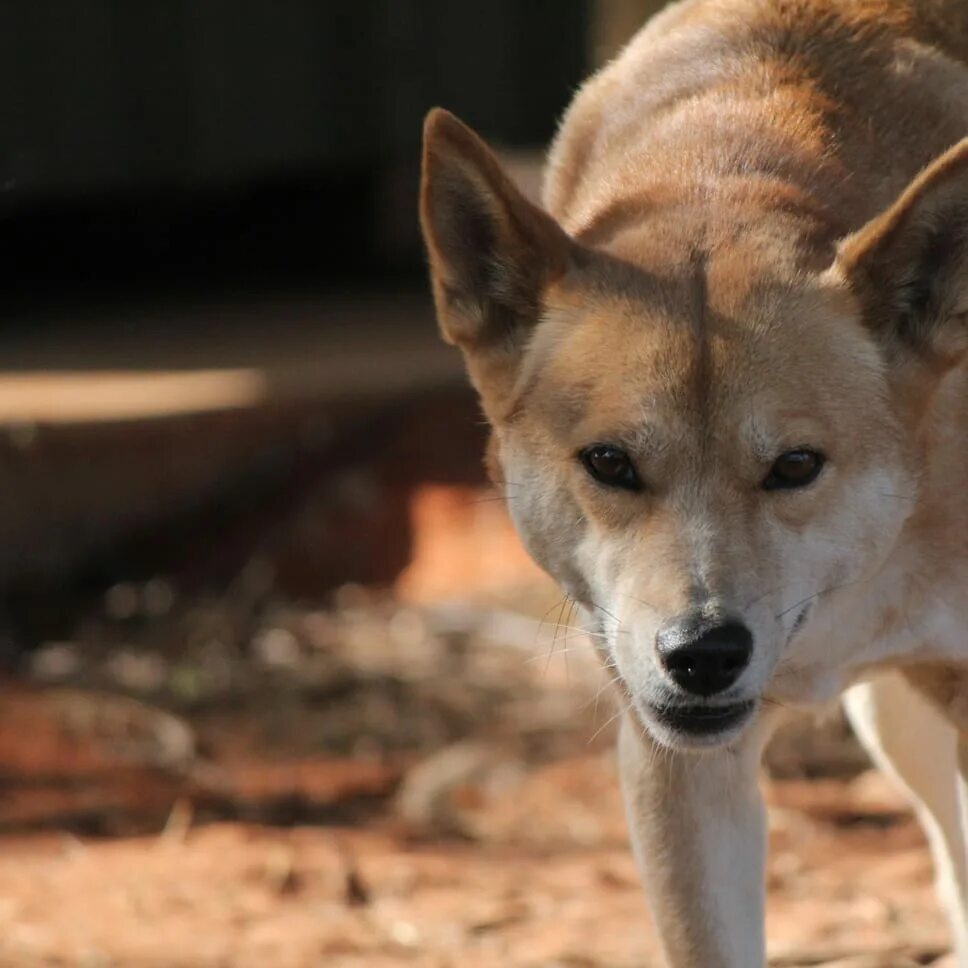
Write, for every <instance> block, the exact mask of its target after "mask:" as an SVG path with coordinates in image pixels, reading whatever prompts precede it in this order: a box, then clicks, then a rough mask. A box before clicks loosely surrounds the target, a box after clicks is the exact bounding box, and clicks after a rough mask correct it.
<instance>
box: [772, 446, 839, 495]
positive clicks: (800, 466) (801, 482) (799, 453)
mask: <svg viewBox="0 0 968 968" xmlns="http://www.w3.org/2000/svg"><path fill="white" fill-rule="evenodd" d="M824 461H825V458H824V456H823V454H818V453H817V452H816V451H815V450H788V451H787V452H786V453H785V454H780V456H779V457H777V459H776V460H775V461H774V462H773V466H772V467H771V468H770V473H769V474H767V475H766V478H765V480H764V481H763V487H764V489H765V490H767V491H780V490H784V489H789V488H794V487H806V486H807V485H808V484H811V483H812V482H813V481H815V480H816V479H817V475H818V474H819V473H820V471H821V470H822V468H823V465H824Z"/></svg>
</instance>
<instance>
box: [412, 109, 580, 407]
mask: <svg viewBox="0 0 968 968" xmlns="http://www.w3.org/2000/svg"><path fill="white" fill-rule="evenodd" d="M420 223H421V227H422V228H423V236H424V242H425V243H426V246H427V253H428V256H429V259H430V271H431V277H432V284H433V292H434V302H435V304H436V307H437V318H438V321H439V323H440V328H441V330H442V332H443V335H444V338H445V339H446V340H447V341H448V342H451V343H456V344H457V345H458V346H460V348H461V349H462V350H463V351H464V354H465V356H466V357H467V360H468V363H469V365H470V370H471V376H472V378H473V379H474V382H475V383H477V384H478V389H479V390H481V392H482V394H483V395H485V396H486V395H487V391H488V390H489V389H490V388H489V387H487V386H482V385H480V384H481V383H482V382H484V383H487V382H488V378H487V376H486V375H485V374H484V373H482V370H489V371H492V372H493V371H495V369H496V368H497V364H498V363H499V362H500V361H503V366H504V367H505V369H507V368H508V366H509V365H510V364H512V363H513V357H514V355H516V354H517V352H519V351H520V349H521V347H522V346H523V345H524V342H525V340H526V339H527V335H528V333H529V332H530V330H531V328H532V327H533V326H534V325H535V324H536V323H537V321H538V318H539V316H540V312H541V302H542V295H543V292H544V291H545V289H546V288H547V286H548V285H549V283H551V282H552V281H554V279H556V278H557V277H559V276H560V275H562V274H563V273H564V272H565V271H566V269H567V265H568V261H569V252H570V249H571V241H570V239H569V238H568V236H567V235H566V234H565V232H564V230H563V229H562V228H561V227H560V226H559V225H558V223H557V222H555V220H554V219H553V218H551V216H550V215H548V214H547V213H546V212H544V211H542V210H541V209H540V208H538V207H537V206H536V205H533V204H532V203H531V202H529V201H528V200H527V199H526V198H525V197H524V196H523V195H522V194H521V193H520V192H519V191H518V189H517V188H515V186H514V185H513V183H512V182H511V180H510V179H509V178H508V176H507V175H506V174H505V173H504V172H503V171H502V169H501V167H500V164H499V163H498V161H497V159H496V158H495V156H494V154H493V152H492V151H491V150H490V149H489V148H488V147H487V145H485V144H484V142H483V141H482V140H481V139H480V138H479V137H478V136H477V135H476V134H474V132H473V131H471V130H470V128H468V127H467V126H466V125H464V124H462V123H461V122H460V121H458V120H457V118H455V117H454V116H453V115H452V114H450V113H448V112H447V111H444V110H442V109H440V108H435V109H434V110H433V111H431V112H430V113H429V114H428V115H427V120H426V122H425V124H424V146H423V172H422V181H421V188H420ZM494 375H495V376H497V374H494Z"/></svg>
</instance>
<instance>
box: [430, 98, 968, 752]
mask: <svg viewBox="0 0 968 968" xmlns="http://www.w3.org/2000/svg"><path fill="white" fill-rule="evenodd" d="M421 218H422V224H423V231H424V236H425V240H426V244H427V249H428V252H429V257H430V264H431V270H432V280H433V290H434V297H435V301H436V306H437V312H438V317H439V321H440V325H441V328H442V331H443V334H444V337H445V338H446V339H447V340H449V341H450V342H453V343H456V344H457V345H458V346H459V347H460V348H461V350H462V351H463V353H464V356H465V358H466V362H467V366H468V370H469V373H470V376H471V379H472V381H473V383H474V385H475V387H476V388H477V390H478V392H479V393H480V396H481V401H482V404H483V407H484V410H485V413H486V415H487V417H488V419H489V420H490V422H491V424H492V426H493V430H494V448H493V449H494V456H495V458H496V460H497V462H498V464H499V466H500V468H501V470H500V477H501V480H502V481H503V482H506V483H505V493H506V496H507V499H508V506H509V508H510V511H511V514H512V516H513V518H514V521H515V523H516V525H517V527H518V529H519V531H520V533H521V536H522V538H523V540H524V542H525V544H526V545H527V547H528V549H529V550H530V552H531V553H532V555H533V556H534V557H535V559H536V560H537V561H538V562H539V563H540V564H541V565H542V566H543V567H544V568H545V569H546V570H547V571H548V572H550V573H551V575H552V576H554V577H555V578H556V579H557V580H558V581H559V582H560V583H561V585H562V586H563V587H564V588H565V589H566V590H567V591H568V592H569V593H570V594H572V595H573V596H574V597H576V598H577V599H578V600H579V601H581V602H582V603H584V604H585V605H586V606H587V607H588V609H589V610H590V611H591V612H592V613H593V614H594V615H595V616H596V617H597V619H598V620H599V624H600V626H601V629H602V631H603V632H604V633H605V634H606V635H607V646H606V651H607V652H608V653H609V656H610V658H611V659H612V660H613V661H614V663H615V665H616V667H617V670H618V672H619V673H620V676H621V679H622V682H623V683H624V686H625V688H626V691H627V694H628V698H629V699H630V701H631V702H632V703H633V705H634V708H635V709H636V711H637V713H638V715H639V717H640V719H641V720H642V722H643V723H644V725H645V726H646V727H647V728H648V729H649V730H650V731H651V732H652V733H653V735H654V736H655V737H656V738H657V739H659V740H660V741H661V742H664V743H667V744H669V745H675V746H679V747H690V746H703V745H710V744H719V743H724V742H727V741H729V740H730V739H732V738H733V737H735V736H736V735H737V733H738V732H739V731H740V730H741V729H742V727H743V726H744V725H745V724H746V723H747V722H748V721H749V720H750V718H751V717H752V715H753V713H754V711H755V709H756V708H757V705H758V703H759V702H760V701H761V700H762V699H763V698H764V697H768V696H769V693H770V688H771V683H773V682H774V681H775V680H776V678H777V677H778V676H780V675H782V674H783V672H784V670H788V669H795V668H796V666H797V662H798V655H799V653H798V648H800V649H802V648H804V646H802V645H801V642H804V641H807V640H808V639H809V635H807V634H805V632H806V630H807V629H808V628H809V626H810V624H811V622H812V621H813V620H814V616H813V615H812V614H811V613H812V611H814V610H820V609H822V608H823V607H824V605H825V602H826V601H828V600H829V599H830V597H831V596H833V595H835V594H836V590H837V589H844V588H848V587H849V586H851V585H854V586H856V585H858V584H861V583H863V582H864V581H865V580H866V579H867V578H869V577H871V576H872V575H873V574H874V573H876V571H877V570H878V569H879V568H880V566H881V565H882V564H883V562H884V561H885V559H886V557H887V555H888V554H889V552H890V551H891V549H892V547H893V546H894V544H895V542H896V540H897V537H898V535H899V533H900V531H901V529H902V527H903V526H904V524H905V521H906V519H907V517H908V516H909V515H910V514H911V512H912V509H913V508H914V506H915V502H914V500H909V499H908V498H913V497H914V495H915V494H916V491H917V486H918V482H917V464H918V450H917V448H918V433H917V431H918V428H919V420H920V414H921V412H922V411H923V409H924V407H925V406H926V405H927V398H928V397H929V396H930V390H931V387H933V386H934V385H936V383H937V381H938V379H939V378H940V374H941V373H943V372H944V370H945V368H946V367H949V366H950V365H952V364H953V363H954V362H955V361H956V360H957V359H959V358H960V357H961V354H962V352H963V351H964V349H965V346H966V338H965V337H966V328H965V327H964V325H963V320H962V319H961V318H959V317H960V316H962V315H963V314H964V313H965V312H966V311H968V298H966V297H968V293H966V292H965V290H964V287H963V286H962V285H961V281H962V280H963V279H965V278H968V276H966V275H965V270H966V263H968V244H966V236H968V146H966V145H965V144H962V145H961V146H959V147H957V148H956V149H953V150H952V152H950V153H949V154H948V155H946V156H945V157H944V158H943V159H941V160H940V161H939V162H937V163H936V164H935V165H934V166H932V167H931V168H930V169H929V170H928V171H927V172H926V173H924V174H923V175H922V176H921V177H920V178H919V179H918V180H917V181H916V182H915V183H914V185H913V186H912V187H911V188H910V189H909V190H908V191H907V192H905V193H904V194H903V195H902V196H901V198H900V199H899V200H898V201H897V202H896V203H895V205H893V206H892V207H891V208H890V209H889V210H888V211H887V212H886V213H885V214H884V215H883V216H881V217H880V218H878V219H876V220H874V221H873V222H872V223H870V224H869V225H867V226H866V227H864V228H863V229H862V230H861V231H860V232H858V233H856V234H855V235H853V236H851V237H849V238H848V239H846V240H844V241H843V242H842V243H841V244H840V246H839V247H838V249H837V255H836V258H835V259H834V260H833V264H832V265H828V266H823V267H821V266H819V265H811V264H810V262H809V260H808V259H805V258H803V256H802V254H801V253H797V252H795V251H792V250H793V246H792V245H791V244H790V243H789V242H788V241H786V242H784V241H783V240H782V239H780V240H779V241H778V239H777V237H775V236H773V235H771V234H770V231H768V230H766V229H762V230H761V229H759V228H757V227H756V226H753V227H752V228H749V230H735V231H733V230H729V229H728V227H727V228H725V229H724V228H723V227H722V225H721V226H720V229H719V230H717V231H710V230H709V217H708V214H707V215H703V218H704V219H705V221H704V222H703V223H702V224H703V226H705V228H704V229H695V230H694V227H690V224H689V221H688V216H682V217H678V218H677V221H676V222H675V224H671V223H668V222H662V221H661V220H658V221H654V222H650V221H649V220H648V218H647V217H645V216H644V217H643V223H642V230H641V232H638V233H637V234H633V235H632V236H631V237H630V236H628V235H627V234H626V235H625V236H623V237H622V238H623V240H624V241H623V242H622V243H621V244H618V243H616V244H610V245H609V246H608V247H607V248H606V249H604V250H603V249H601V248H595V247H594V246H593V245H591V244H590V243H589V242H588V240H584V241H583V240H582V239H581V238H579V239H573V238H570V237H569V236H568V235H567V234H566V233H565V231H564V230H563V229H562V228H561V227H560V226H559V225H558V224H557V223H556V222H555V221H554V220H553V219H552V218H551V216H549V215H548V214H546V213H545V212H543V211H542V210H540V209H538V208H537V207H536V206H534V205H532V204H530V203H529V202H528V201H526V200H525V199H524V198H523V197H522V196H521V195H520V194H519V193H518V192H517V190H516V189H515V188H514V186H513V185H512V184H511V182H510V181H509V179H508V178H507V177H506V176H505V175H504V174H503V173H502V171H501V169H500V167H499V165H498V163H497V161H496V160H495V158H494V156H493V155H492V154H491V152H490V151H489V150H488V149H487V148H486V146H485V145H484V144H483V143H482V142H481V141H480V140H479V139H478V138H477V136H476V135H474V134H473V133H472V132H471V131H469V130H468V129H467V128H466V127H464V126H463V125H462V124H461V123H460V122H458V121H457V120H456V119H455V118H453V117H452V116H451V115H448V114H446V113H445V112H443V111H435V112H432V113H431V115H430V116H429V117H428V121H427V126H426V131H425V146H424V167H423V187H422V197H421ZM697 218H698V216H697ZM729 222H730V219H729V218H726V219H724V220H723V224H724V225H726V226H728V224H729ZM697 224H698V223H697ZM863 644H864V643H859V645H863ZM826 661H828V662H830V663H834V664H836V663H837V662H838V658H837V657H836V656H828V657H827V660H826Z"/></svg>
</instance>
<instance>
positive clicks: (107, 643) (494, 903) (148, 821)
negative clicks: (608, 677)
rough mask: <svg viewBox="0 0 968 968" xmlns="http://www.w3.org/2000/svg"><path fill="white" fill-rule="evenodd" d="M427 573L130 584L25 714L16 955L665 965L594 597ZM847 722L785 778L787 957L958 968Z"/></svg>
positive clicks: (51, 662) (15, 831)
mask: <svg viewBox="0 0 968 968" xmlns="http://www.w3.org/2000/svg"><path fill="white" fill-rule="evenodd" d="M435 553H437V554H439V553H440V548H439V546H437V549H436V551H435ZM418 557H419V556H418ZM438 564H439V562H438ZM499 565H500V562H497V563H496V565H495V568H496V569H497V568H498V566H499ZM433 574H434V575H437V576H439V569H437V568H435V569H434V571H433ZM406 578H407V580H406V581H405V582H401V586H400V589H398V594H397V595H396V596H390V595H388V596H376V595H373V594H372V593H368V592H365V591H363V590H361V589H346V590H345V591H344V592H343V593H341V595H340V596H338V597H337V599H336V601H335V602H334V604H333V606H332V607H331V608H327V609H312V608H308V607H305V606H299V605H295V604H293V603H289V602H279V601H274V600H272V598H271V595H270V596H269V597H265V595H264V593H260V594H262V595H263V597H261V598H259V599H258V600H257V601H256V600H254V599H253V600H247V599H246V596H245V594H243V593H242V592H240V591H239V590H238V589H236V592H235V595H234V597H233V598H232V599H231V605H227V604H226V600H225V599H214V600H211V601H199V600H193V601H190V602H180V601H179V600H178V599H177V597H173V596H171V595H168V596H166V595H164V594H162V590H161V589H159V588H158V587H154V588H147V587H145V588H138V589H135V588H128V589H122V590H115V591H114V593H113V597H112V596H109V599H108V601H107V602H106V605H105V611H104V614H103V615H100V616H94V617H92V618H91V619H90V621H89V622H88V624H87V625H86V626H85V627H83V628H80V629H79V630H78V635H77V637H76V640H75V641H71V642H61V643H50V644H49V645H48V646H46V647H45V648H43V649H41V650H40V651H39V652H38V653H37V654H36V655H35V656H34V658H33V660H32V662H31V665H30V668H29V669H27V670H25V672H24V674H23V675H21V676H20V677H19V678H18V679H17V680H16V681H10V682H8V683H7V684H6V686H5V701H4V703H3V705H2V708H0V784H2V786H3V789H4V796H3V798H2V801H0V832H2V838H3V849H2V851H0V964H2V965H5V966H6V965H10V966H15V968H20V966H24V968H28V966H41V965H43V966H48V965H63V966H90V968H93V966H98V968H108V966H118V968H121V966H124V968H189V966H190V968H208V966H220V968H236V966H238V968H246V966H253V968H255V966H263V965H267V964H271V965H273V966H276V968H303V966H307V968H309V966H323V965H325V966H347V968H351V966H361V968H362V966H364V965H365V966H367V968H382V966H413V968H450V966H453V968H458V966H460V968H478V966H480V968H492V966H493V968H498V966H501V968H506V966H515V968H516V966H521V968H532V966H533V968H539V966H540V968H552V966H555V968H558V966H561V968H564V966H570V968H606V966H607V968H626V966H628V968H632V966H646V968H647V966H650V965H659V964H660V960H659V956H658V954H657V950H656V941H655V936H654V934H653V931H652V929H651V926H650V924H649V920H648V916H647V914H646V907H645V904H644V902H643V899H642V896H641V894H640V889H639V886H638V881H637V878H636V875H635V870H634V868H633V864H632V860H631V857H630V855H629V851H628V846H627V840H626V834H625V828H624V823H623V817H622V808H621V804H620V799H619V795H618V790H617V782H616V775H615V768H614V764H613V760H612V756H611V741H612V740H611V735H610V732H611V730H612V725H611V724H610V723H609V720H610V719H611V718H612V716H613V707H612V706H611V704H610V700H609V698H608V695H607V692H606V693H605V694H603V695H599V692H600V686H601V682H602V680H601V676H600V673H599V671H598V670H597V667H596V665H595V660H594V656H593V653H592V650H591V648H590V647H589V646H588V645H587V643H586V642H585V641H584V640H583V639H582V638H581V637H580V635H579V633H578V632H576V631H575V630H573V629H571V628H569V627H568V626H567V623H566V621H565V619H566V618H567V614H566V613H567V611H568V610H567V609H566V608H564V607H563V606H559V607H557V608H553V609H552V610H551V611H550V613H549V614H550V616H551V618H550V619H548V620H544V621H542V620H540V619H536V618H534V617H530V616H534V615H538V616H539V615H540V614H541V613H542V612H545V611H547V609H546V607H545V602H544V601H539V600H540V599H541V596H542V595H545V594H552V595H553V594H554V593H552V592H550V591H549V589H547V587H543V588H541V589H539V590H538V591H534V592H533V590H529V591H527V593H525V591H524V590H522V589H523V585H522V584H521V583H520V582H519V583H518V584H517V585H516V586H515V588H516V592H515V595H516V596H517V597H515V598H513V600H512V598H507V599H505V600H504V601H497V600H496V598H494V597H493V596H492V597H491V599H490V600H489V601H488V604H487V605H486V607H485V606H483V605H479V604H473V603H468V602H463V603H456V602H454V601H449V602H446V603H444V604H442V602H443V595H444V593H445V592H446V589H443V588H439V587H434V588H433V595H432V596H430V597H431V598H432V599H433V601H425V602H421V601H419V599H420V597H421V590H424V591H426V588H427V585H426V583H424V582H423V580H422V579H421V577H420V568H419V562H418V563H417V565H415V569H414V570H412V571H411V572H410V573H409V575H408V576H406ZM524 584H527V583H524ZM532 592H533V594H532ZM525 600H527V604H522V603H523V602H524V601H525ZM139 602H140V605H139V606H137V607H135V606H134V605H133V604H132V603H135V604H136V603H139ZM119 603H120V604H121V605H124V608H120V610H119ZM557 603H558V599H553V600H552V604H553V605H557ZM162 606H164V607H162ZM139 609H141V610H142V611H143V610H145V609H147V611H148V612H151V613H152V614H150V615H147V614H145V615H142V614H140V613H139ZM112 610H113V612H112ZM241 630H244V634H243V631H241ZM556 640H557V641H556ZM172 643H176V644H179V646H178V647H177V648H176V647H173V645H172ZM842 729H843V727H842V725H841V724H834V725H833V726H828V727H827V729H826V732H824V731H821V733H820V734H818V735H821V736H826V740H823V741H820V740H813V741H810V742H808V741H807V739H806V737H807V735H808V734H806V733H803V732H802V730H801V731H799V732H796V731H795V732H793V733H791V734H790V735H789V736H787V737H786V738H785V740H783V741H781V742H780V744H779V745H778V746H777V747H776V748H775V749H774V750H773V751H772V752H771V756H770V759H769V772H768V775H764V785H765V788H766V791H767V796H768V800H769V804H770V808H769V818H770V845H771V852H770V864H769V874H768V886H769V915H770V928H769V934H770V956H771V964H772V965H774V966H787V968H792V966H807V965H827V966H834V965H837V966H842V968H845V966H853V968H902V966H911V965H929V964H930V965H936V966H941V965H946V964H949V963H950V962H946V961H945V958H946V954H945V952H946V945H947V939H946V934H945V929H944V925H943V922H942V919H941V917H940V914H939V911H938V908H937V906H936V904H935V901H934V898H933V895H932V890H931V870H930V864H929V858H928V855H927V850H926V847H925V844H924V840H923V837H922V835H921V833H920V831H919V829H918V827H917V825H916V824H915V822H914V820H913V818H912V816H911V814H910V812H909V811H908V809H907V807H906V806H905V804H904V802H903V801H902V800H901V799H900V798H899V797H898V795H897V794H896V793H895V792H894V791H893V789H892V788H891V787H890V786H889V785H888V784H887V783H886V781H884V780H883V779H882V778H881V777H880V776H879V775H877V774H875V773H873V772H871V771H869V770H866V769H865V768H864V766H863V762H862V760H860V759H859V754H858V752H857V750H856V747H854V746H853V745H852V744H851V743H850V741H849V740H848V739H847V738H846V736H845V735H844V734H843V733H842ZM818 773H826V774H827V775H826V776H825V777H823V778H818V776H817V774H818Z"/></svg>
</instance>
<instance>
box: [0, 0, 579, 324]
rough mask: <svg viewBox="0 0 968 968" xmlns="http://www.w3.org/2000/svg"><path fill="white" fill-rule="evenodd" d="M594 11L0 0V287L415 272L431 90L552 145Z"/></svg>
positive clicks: (49, 293)
mask: <svg viewBox="0 0 968 968" xmlns="http://www.w3.org/2000/svg"><path fill="white" fill-rule="evenodd" d="M589 20H590V5H589V3H588V2H586V0H531V2H528V3H520V2H515V0H492V2H488V3H452V2H445V0H360V2H356V3H352V4H347V3H334V2H320V0H278V2H272V3H267V2H258V0H206V2H202V3H199V2H197V0H168V2H158V0H145V2H137V3H131V2H128V0H85V2H83V3H68V2H57V0H38V2H32V3H28V2H20V3H15V2H12V3H5V4H3V5H2V6H0V119H2V122H3V140H2V142H0V265H2V272H3V275H4V282H5V285H4V292H3V296H4V298H5V299H7V300H10V301H17V303H18V304H20V305H24V306H31V305H35V304H37V303H41V302H47V301H49V300H51V299H57V300H60V301H62V302H64V301H66V300H70V299H73V298H77V299H81V298H86V297H88V296H94V295H97V296H105V295H112V294H116V293H117V292H119V291H130V290H131V289H132V288H133V287H136V288H138V289H139V290H144V291H148V290H151V291H155V292H165V291H168V290H169V289H171V288H172V287H177V288H179V289H182V288H185V287H188V288H190V289H192V290H205V289H210V288H211V287H214V286H232V285H245V286H247V287H251V286H258V287H272V286H279V285H292V284H298V285H300V286H309V287H314V288H315V287H324V286H329V287H332V286H344V285H345V284H346V283H347V282H348V281H350V280H361V279H366V280H367V283H368V284H372V283H373V282H374V281H376V282H377V283H380V282H381V281H382V279H383V278H384V277H393V278H395V279H398V278H401V277H403V278H406V279H407V280H415V279H416V278H417V277H418V275H419V270H420V250H419V245H418V239H417V236H416V231H415V218H414V184H415V177H416V159H417V156H418V152H419V134H420V126H421V119H422V117H423V115H424V113H425V112H426V110H427V109H428V107H430V106H432V105H435V104H443V105H446V106H448V107H449V108H450V109H452V110H454V111H455V112H457V113H458V114H460V115H461V116H463V117H464V118H466V119H467V121H468V122H469V123H471V124H472V125H474V126H475V127H476V128H477V129H478V130H479V131H480V132H481V133H482V134H484V135H485V136H486V137H488V138H490V139H493V140H494V141H495V142H496V143H497V144H500V145H503V146H506V147H519V148H520V147H527V148H534V147H538V146H543V145H544V144H545V143H546V141H547V140H548V139H549V138H550V136H551V134H552V132H553V130H554V126H555V124H556V121H557V118H558V117H559V115H560V113H561V111H562V110H563V108H564V107H565V105H566V104H567V102H568V99H569V97H570V95H571V93H572V91H573V90H574V89H575V87H576V86H577V84H578V82H579V81H580V79H581V78H582V76H583V74H584V73H585V72H586V70H587V67H588V59H589V58H588V56H587V52H588V49H589V47H588V45H589ZM549 24H551V25H553V27H552V29H551V30H549V28H548V25H549Z"/></svg>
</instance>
